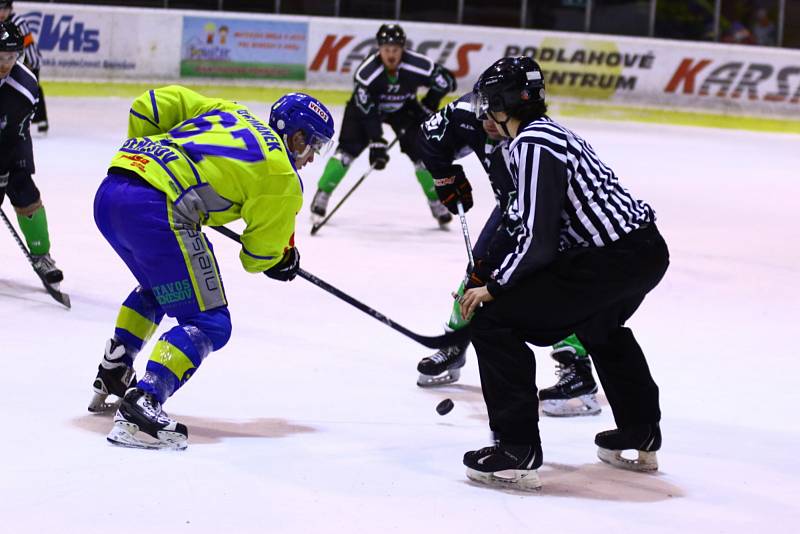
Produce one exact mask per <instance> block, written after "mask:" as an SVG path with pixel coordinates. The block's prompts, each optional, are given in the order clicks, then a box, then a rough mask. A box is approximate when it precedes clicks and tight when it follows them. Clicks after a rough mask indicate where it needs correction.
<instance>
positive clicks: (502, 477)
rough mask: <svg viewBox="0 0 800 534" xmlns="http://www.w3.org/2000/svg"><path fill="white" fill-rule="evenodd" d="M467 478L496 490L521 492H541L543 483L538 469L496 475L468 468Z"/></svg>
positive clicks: (513, 470)
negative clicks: (503, 489)
mask: <svg viewBox="0 0 800 534" xmlns="http://www.w3.org/2000/svg"><path fill="white" fill-rule="evenodd" d="M467 478H468V479H470V480H472V481H473V482H478V483H479V484H485V485H487V486H493V487H496V488H505V489H514V490H519V491H539V490H541V489H542V481H541V480H540V479H539V473H538V472H537V471H536V469H506V470H505V471H496V472H494V473H484V472H482V471H476V470H475V469H472V468H470V467H467Z"/></svg>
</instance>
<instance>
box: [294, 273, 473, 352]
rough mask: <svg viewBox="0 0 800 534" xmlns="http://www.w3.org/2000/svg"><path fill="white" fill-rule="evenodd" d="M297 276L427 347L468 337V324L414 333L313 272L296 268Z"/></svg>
mask: <svg viewBox="0 0 800 534" xmlns="http://www.w3.org/2000/svg"><path fill="white" fill-rule="evenodd" d="M297 276H299V277H300V278H303V279H305V280H308V281H309V282H311V283H312V284H314V285H315V286H317V287H319V288H322V289H324V290H325V291H327V292H328V293H330V294H332V295H334V296H335V297H338V298H340V299H342V300H343V301H345V302H347V303H348V304H350V305H351V306H354V307H356V308H358V309H359V310H361V311H362V312H364V313H366V314H367V315H369V316H370V317H372V318H373V319H377V320H378V321H380V322H382V323H383V324H385V325H386V326H388V327H389V328H391V329H393V330H396V331H397V332H400V333H401V334H403V335H404V336H406V337H408V338H410V339H413V340H414V341H416V342H417V343H419V344H421V345H425V346H426V347H429V348H432V349H442V348H445V347H450V346H452V345H457V344H459V343H462V342H464V341H466V340H467V339H469V336H470V332H469V327H468V326H467V327H465V328H462V329H460V330H456V331H454V332H447V333H445V334H442V335H440V336H423V335H420V334H417V333H414V332H412V331H411V330H409V329H408V328H406V327H404V326H403V325H400V324H397V323H395V322H394V321H392V320H391V319H389V318H388V317H386V316H385V315H384V314H382V313H381V312H379V311H377V310H375V309H373V308H370V307H369V306H367V305H366V304H364V303H363V302H361V301H359V300H356V299H354V298H353V297H351V296H350V295H348V294H347V293H345V292H344V291H342V290H340V289H338V288H336V287H334V286H332V285H331V284H329V283H328V282H326V281H324V280H322V279H320V278H319V277H317V276H314V275H313V274H311V273H309V272H308V271H305V270H303V269H298V271H297Z"/></svg>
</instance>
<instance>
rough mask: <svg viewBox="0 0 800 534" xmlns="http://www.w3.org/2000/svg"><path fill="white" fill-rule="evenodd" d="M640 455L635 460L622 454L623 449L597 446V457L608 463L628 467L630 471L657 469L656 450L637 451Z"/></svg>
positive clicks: (622, 467) (623, 467)
mask: <svg viewBox="0 0 800 534" xmlns="http://www.w3.org/2000/svg"><path fill="white" fill-rule="evenodd" d="M637 452H638V453H639V457H638V458H637V459H635V460H630V459H628V458H624V457H623V456H622V451H615V450H611V449H604V448H603V447H598V448H597V457H598V458H600V459H601V460H602V461H604V462H605V463H607V464H610V465H613V466H614V467H619V468H621V469H627V470H628V471H657V470H658V458H657V457H656V453H655V451H653V452H647V451H637Z"/></svg>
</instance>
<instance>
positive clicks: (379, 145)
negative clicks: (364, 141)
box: [369, 137, 389, 171]
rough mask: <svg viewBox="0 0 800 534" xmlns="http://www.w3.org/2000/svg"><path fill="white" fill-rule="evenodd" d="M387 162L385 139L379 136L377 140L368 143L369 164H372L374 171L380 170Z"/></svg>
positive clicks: (387, 153) (387, 154)
mask: <svg viewBox="0 0 800 534" xmlns="http://www.w3.org/2000/svg"><path fill="white" fill-rule="evenodd" d="M387 163H389V152H388V145H387V144H386V139H384V138H383V137H381V138H380V139H378V140H377V141H373V142H371V143H370V144H369V164H370V165H372V166H373V167H374V168H375V170H376V171H382V170H383V169H385V168H386V164H387Z"/></svg>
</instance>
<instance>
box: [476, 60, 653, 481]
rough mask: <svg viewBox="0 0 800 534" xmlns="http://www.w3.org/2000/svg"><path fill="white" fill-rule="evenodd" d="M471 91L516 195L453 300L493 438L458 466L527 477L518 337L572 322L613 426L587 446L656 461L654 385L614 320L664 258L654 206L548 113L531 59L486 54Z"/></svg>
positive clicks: (545, 341) (524, 372) (639, 466)
mask: <svg viewBox="0 0 800 534" xmlns="http://www.w3.org/2000/svg"><path fill="white" fill-rule="evenodd" d="M475 98H476V106H477V107H476V112H477V113H478V114H479V115H486V116H488V118H490V119H492V120H493V121H494V122H495V123H497V125H498V128H499V130H500V131H501V132H502V133H503V135H504V136H506V137H508V138H510V139H512V141H511V145H510V170H511V175H512V178H513V181H514V183H515V184H516V191H515V192H514V194H515V195H516V200H515V202H513V203H512V204H511V205H510V207H509V213H507V214H506V219H507V220H511V221H513V225H512V227H511V228H510V229H508V230H504V231H501V232H499V233H498V234H497V235H496V236H495V237H494V238H493V240H492V242H491V244H490V246H489V251H488V253H487V255H486V257H484V258H483V261H482V262H480V264H479V267H478V268H477V269H476V270H475V271H474V272H473V273H472V282H471V284H469V285H470V286H472V287H470V289H468V291H466V293H465V294H464V296H463V297H462V301H461V306H462V314H464V316H466V317H468V316H470V315H471V314H472V313H475V317H474V319H473V321H472V329H473V334H472V340H473V343H474V346H475V351H476V353H477V356H478V363H479V367H480V375H481V383H482V386H483V394H484V399H485V400H486V405H487V408H488V412H489V425H490V427H491V429H492V431H494V433H495V438H496V440H497V444H496V445H495V446H494V447H487V448H485V449H481V450H479V451H472V452H469V453H467V454H466V455H465V457H464V463H465V464H466V465H467V467H468V470H467V474H468V476H470V478H473V479H475V480H478V481H480V482H485V483H489V484H494V483H501V484H506V485H507V484H519V486H520V487H521V488H522V489H525V488H524V486H525V485H526V484H529V485H530V484H533V485H535V483H534V482H535V479H536V475H535V470H536V468H538V467H539V466H540V465H541V462H542V457H541V455H542V453H541V442H540V438H539V428H538V413H539V410H538V408H539V407H538V399H537V395H536V384H535V375H536V373H535V370H536V367H535V361H534V357H533V353H532V352H531V350H530V349H529V348H528V346H527V345H526V342H529V343H531V344H534V345H538V346H547V345H551V344H553V343H555V342H557V341H559V340H561V339H564V338H565V337H567V336H568V335H570V334H571V333H573V332H575V333H576V334H577V336H578V338H579V339H580V341H581V342H583V344H584V346H585V347H586V349H587V351H588V353H589V354H590V355H591V357H592V359H593V360H594V363H595V366H596V368H597V374H598V376H599V377H600V381H601V383H602V385H603V389H604V390H605V393H606V397H607V398H608V401H609V404H610V405H611V409H612V411H613V413H614V419H615V422H616V425H617V429H615V430H611V431H607V432H601V433H600V434H598V435H597V436H596V437H595V443H596V444H597V445H598V446H599V451H598V455H599V456H600V458H601V459H602V460H604V461H607V462H609V463H611V464H612V465H616V466H618V467H623V468H629V469H634V470H653V469H656V468H657V463H656V458H655V451H656V450H658V448H659V447H660V445H661V434H660V430H659V426H658V423H659V420H660V418H661V413H660V409H659V402H658V387H657V386H656V384H655V382H654V381H653V378H652V376H651V375H650V371H649V369H648V366H647V362H646V361H645V357H644V354H643V353H642V350H641V348H640V347H639V345H638V343H637V342H636V339H635V338H634V336H633V333H632V332H631V331H630V329H628V328H626V327H625V326H624V324H625V321H626V320H627V319H628V318H629V317H630V316H631V315H632V314H633V313H634V311H636V309H637V308H638V307H639V305H640V304H641V303H642V300H643V299H644V297H645V295H646V294H647V293H648V292H649V291H650V290H652V289H653V288H654V287H655V286H656V285H657V284H658V282H659V281H660V280H661V278H662V277H663V275H664V273H665V272H666V269H667V265H668V264H669V253H668V251H667V246H666V244H665V243H664V240H663V239H662V237H661V235H660V234H659V232H658V230H657V228H656V226H655V214H654V212H653V210H652V208H651V207H650V206H649V205H647V204H646V203H644V202H643V201H641V200H638V199H636V198H635V197H633V196H631V194H630V193H629V192H628V191H627V190H626V189H625V188H624V187H622V186H621V185H620V183H619V181H618V179H617V177H616V175H615V174H614V172H613V171H612V170H611V169H610V168H609V167H608V166H607V165H605V164H604V163H603V162H602V161H601V160H600V159H599V158H598V157H597V154H595V152H594V150H593V149H592V147H591V146H590V145H589V144H588V143H587V142H586V141H584V140H583V139H582V138H580V137H578V136H577V135H576V134H575V133H573V132H571V131H570V130H568V129H567V128H565V127H563V126H561V125H560V124H558V123H557V122H555V121H553V120H552V119H550V118H549V117H548V116H547V115H546V112H547V106H546V105H545V101H544V79H543V76H542V71H541V69H540V68H539V65H538V64H537V63H536V62H535V61H534V60H533V59H531V58H528V57H514V58H511V57H508V58H503V59H500V60H498V61H497V62H495V64H494V65H492V66H491V67H490V68H489V69H488V70H486V71H485V72H484V73H483V74H482V75H481V78H480V80H479V82H478V85H477V87H476V93H475ZM481 304H483V306H482V307H481V308H479V306H480V305H481ZM626 449H630V450H637V451H639V457H638V459H636V460H626V459H624V458H623V457H622V455H621V451H622V450H626ZM506 470H511V471H513V472H515V473H516V475H514V476H511V480H512V482H509V481H508V480H509V479H508V478H505V479H504V478H503V477H500V476H499V475H498V474H497V473H498V472H500V471H506ZM501 479H502V480H501ZM532 481H533V482H532Z"/></svg>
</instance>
